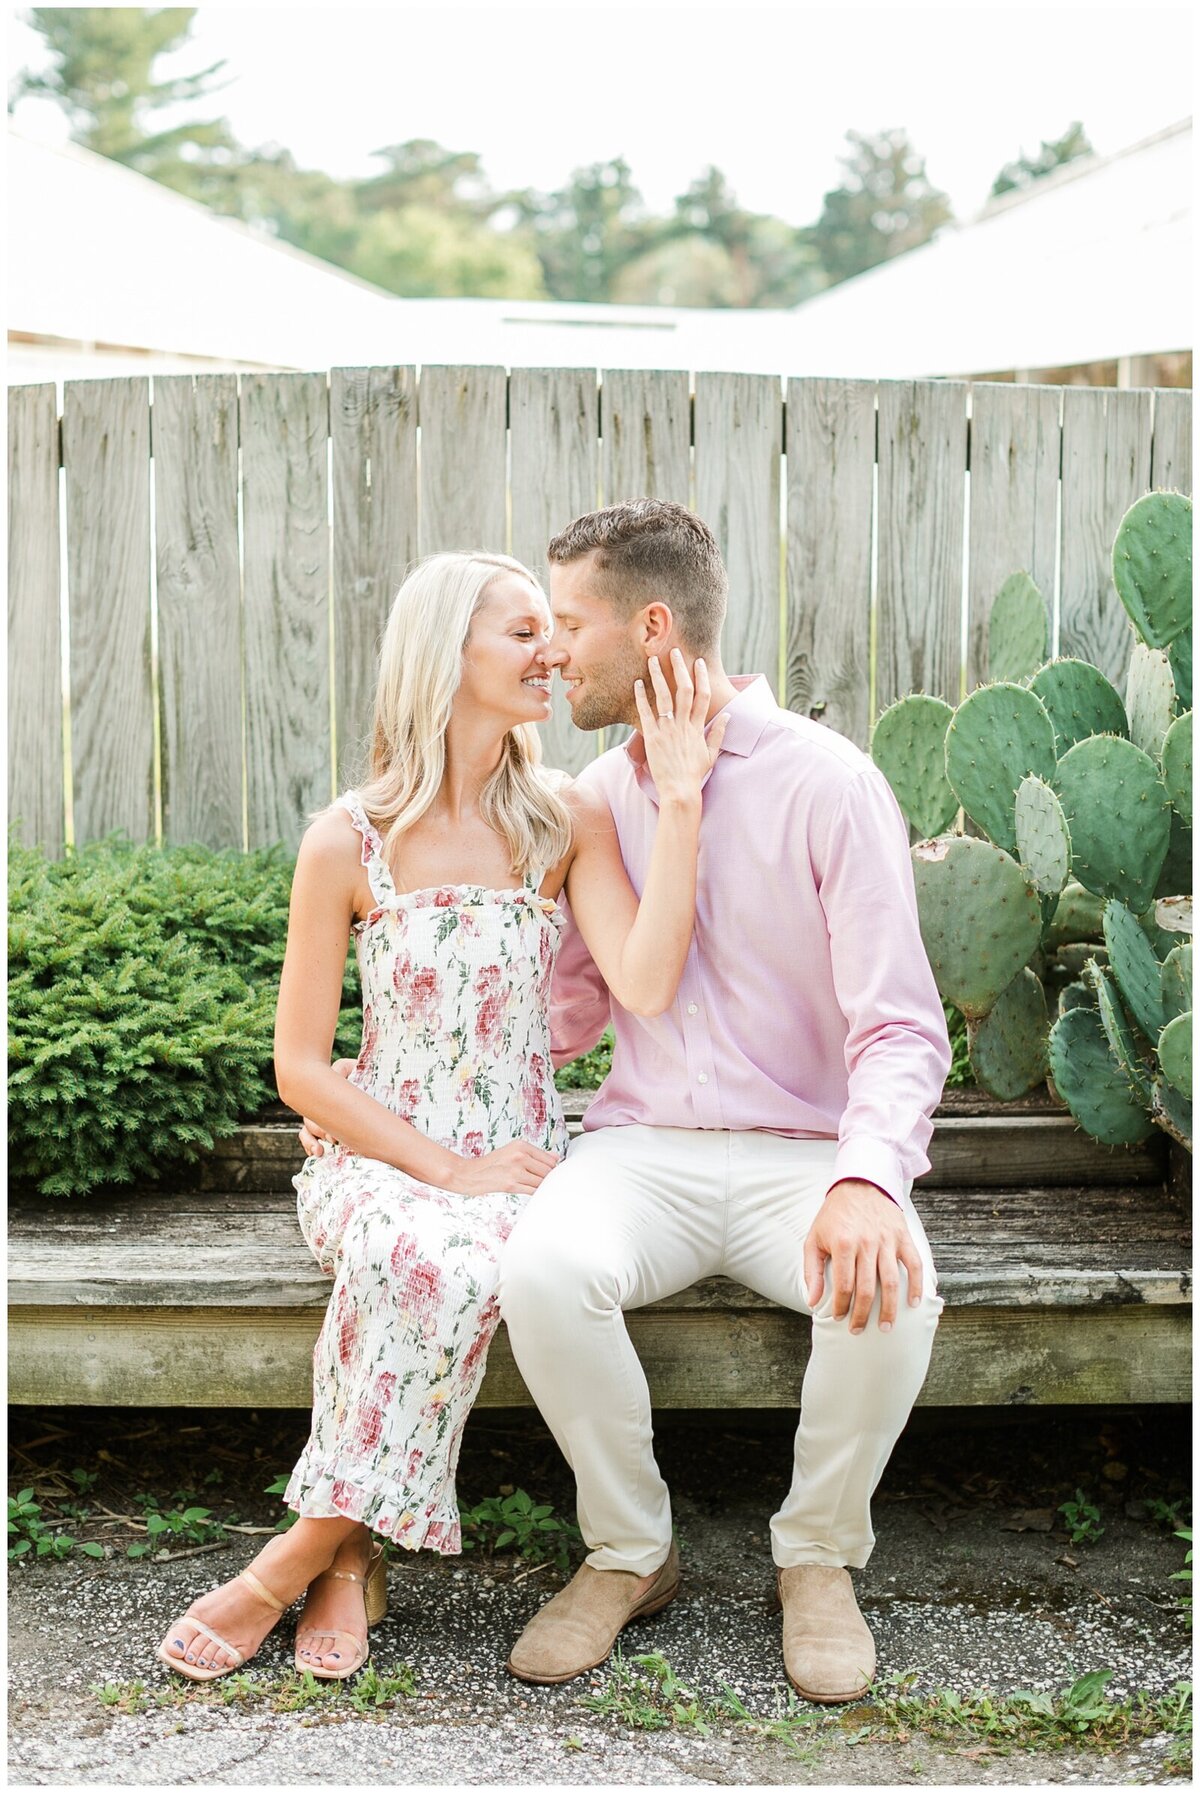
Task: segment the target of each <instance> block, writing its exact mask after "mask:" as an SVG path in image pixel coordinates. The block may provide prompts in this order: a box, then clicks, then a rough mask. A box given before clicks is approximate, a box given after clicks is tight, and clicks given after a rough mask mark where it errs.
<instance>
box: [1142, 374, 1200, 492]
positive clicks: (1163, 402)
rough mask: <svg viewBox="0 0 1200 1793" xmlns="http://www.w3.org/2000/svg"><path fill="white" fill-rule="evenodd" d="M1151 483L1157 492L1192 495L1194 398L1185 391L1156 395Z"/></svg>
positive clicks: (1172, 391) (1151, 451)
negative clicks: (1187, 493)
mask: <svg viewBox="0 0 1200 1793" xmlns="http://www.w3.org/2000/svg"><path fill="white" fill-rule="evenodd" d="M1150 484H1151V486H1152V487H1153V489H1154V490H1155V491H1156V492H1189V493H1190V492H1191V489H1192V395H1191V393H1190V392H1184V391H1182V390H1166V391H1159V392H1156V393H1155V394H1154V440H1153V443H1152V445H1151V450H1150Z"/></svg>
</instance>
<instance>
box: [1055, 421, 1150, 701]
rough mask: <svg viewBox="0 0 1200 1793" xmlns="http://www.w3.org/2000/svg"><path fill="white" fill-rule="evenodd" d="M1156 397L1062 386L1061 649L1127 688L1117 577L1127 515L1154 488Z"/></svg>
mask: <svg viewBox="0 0 1200 1793" xmlns="http://www.w3.org/2000/svg"><path fill="white" fill-rule="evenodd" d="M1152 404H1153V395H1152V394H1151V393H1150V392H1114V391H1106V390H1104V389H1102V388H1099V387H1094V388H1089V387H1084V386H1069V387H1066V388H1065V389H1064V391H1063V454H1062V571H1061V574H1060V578H1059V590H1060V593H1061V602H1060V606H1059V652H1060V653H1062V654H1073V655H1075V656H1076V657H1077V658H1079V659H1081V660H1090V661H1091V662H1092V664H1093V665H1095V666H1098V667H1099V668H1100V670H1101V672H1102V673H1103V674H1104V675H1105V677H1106V678H1108V679H1111V680H1112V681H1113V683H1114V684H1115V685H1116V686H1117V688H1118V690H1120V691H1124V689H1125V675H1126V671H1127V668H1128V665H1129V649H1130V645H1131V642H1132V639H1133V636H1132V631H1131V629H1130V624H1129V618H1128V616H1127V615H1126V613H1125V608H1124V606H1123V604H1122V603H1121V600H1120V598H1119V597H1118V596H1117V593H1116V588H1115V586H1114V585H1113V582H1112V545H1113V538H1114V537H1115V535H1116V533H1117V528H1118V526H1119V524H1120V521H1121V518H1122V517H1123V516H1124V514H1125V512H1126V511H1127V510H1128V509H1129V506H1130V505H1131V504H1133V503H1134V502H1135V501H1136V500H1137V499H1138V498H1140V497H1141V495H1142V493H1143V492H1145V491H1147V490H1148V489H1149V486H1150V436H1151V408H1152Z"/></svg>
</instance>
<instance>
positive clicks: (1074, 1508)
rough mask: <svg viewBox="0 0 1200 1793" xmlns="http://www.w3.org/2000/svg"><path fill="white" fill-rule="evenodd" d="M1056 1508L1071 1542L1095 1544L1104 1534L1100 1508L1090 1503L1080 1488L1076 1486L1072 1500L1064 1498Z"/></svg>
mask: <svg viewBox="0 0 1200 1793" xmlns="http://www.w3.org/2000/svg"><path fill="white" fill-rule="evenodd" d="M1058 1510H1059V1512H1060V1513H1061V1514H1062V1516H1063V1518H1064V1519H1065V1520H1066V1522H1067V1530H1068V1531H1069V1532H1070V1534H1071V1542H1072V1544H1095V1543H1096V1542H1097V1541H1098V1540H1099V1539H1100V1538H1102V1537H1103V1536H1104V1526H1103V1525H1102V1524H1101V1521H1100V1509H1099V1507H1097V1506H1093V1505H1092V1503H1091V1501H1090V1500H1089V1499H1088V1498H1087V1495H1086V1494H1085V1493H1084V1492H1083V1489H1082V1488H1076V1490H1075V1498H1074V1500H1064V1501H1063V1503H1062V1505H1061V1506H1060V1507H1059V1509H1058Z"/></svg>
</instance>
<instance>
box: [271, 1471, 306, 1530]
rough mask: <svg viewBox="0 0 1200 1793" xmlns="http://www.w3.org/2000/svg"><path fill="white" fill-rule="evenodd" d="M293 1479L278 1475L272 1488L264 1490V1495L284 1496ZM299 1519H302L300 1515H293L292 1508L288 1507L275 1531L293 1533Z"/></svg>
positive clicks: (288, 1476)
mask: <svg viewBox="0 0 1200 1793" xmlns="http://www.w3.org/2000/svg"><path fill="white" fill-rule="evenodd" d="M291 1479H292V1478H291V1476H290V1475H277V1476H276V1477H275V1480H274V1481H273V1482H272V1483H271V1486H270V1487H269V1488H264V1489H263V1493H264V1494H283V1493H285V1492H286V1490H287V1485H288V1483H289V1482H290V1481H291ZM299 1517H300V1515H299V1513H293V1512H292V1510H291V1508H290V1507H288V1508H287V1509H286V1511H285V1512H284V1514H283V1517H282V1518H281V1519H280V1520H279V1521H278V1522H277V1524H276V1526H275V1530H276V1531H277V1532H287V1531H291V1529H292V1527H293V1525H295V1523H296V1521H297V1519H299Z"/></svg>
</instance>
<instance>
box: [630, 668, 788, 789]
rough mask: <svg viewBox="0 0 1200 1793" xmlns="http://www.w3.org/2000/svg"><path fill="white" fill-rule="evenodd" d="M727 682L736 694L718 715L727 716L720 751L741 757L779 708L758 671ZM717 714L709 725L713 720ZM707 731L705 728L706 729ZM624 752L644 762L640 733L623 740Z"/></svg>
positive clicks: (638, 763) (734, 676)
mask: <svg viewBox="0 0 1200 1793" xmlns="http://www.w3.org/2000/svg"><path fill="white" fill-rule="evenodd" d="M729 683H730V684H731V685H732V686H733V687H734V688H735V690H736V691H737V696H736V697H733V698H730V700H729V702H728V703H727V704H726V705H725V708H724V710H718V712H717V715H724V716H728V718H729V721H728V722H727V723H726V725H725V739H724V740H723V741H722V742H721V752H722V753H736V754H737V755H738V756H739V758H742V759H744V758H745V757H746V755H747V754H750V753H753V752H754V749H755V748H756V747H757V746H758V741H759V737H760V735H761V734H762V732H763V730H764V728H766V726H767V723H768V722H769V721H770V720H771V717H772V715H773V714H774V712H775V710H776V709H777V708H778V705H777V704H776V702H775V699H774V697H773V696H772V694H771V687H770V685H769V684H768V683H767V680H766V678H765V677H764V675H763V674H762V673H761V672H749V673H743V672H739V673H733V674H731V675H730V679H729ZM716 719H717V718H716V716H714V717H713V718H712V721H710V722H709V724H708V727H709V728H711V727H712V723H713V722H715V721H716ZM705 732H706V733H707V729H706V731H705ZM625 752H626V754H627V755H628V757H629V758H630V760H631V761H632V762H633V764H634V765H635V766H636V767H639V768H640V767H643V766H644V765H645V764H646V744H645V742H644V741H643V740H642V737H641V734H640V733H638V734H633V735H631V736H630V737H629V739H628V741H626V743H625Z"/></svg>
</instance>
